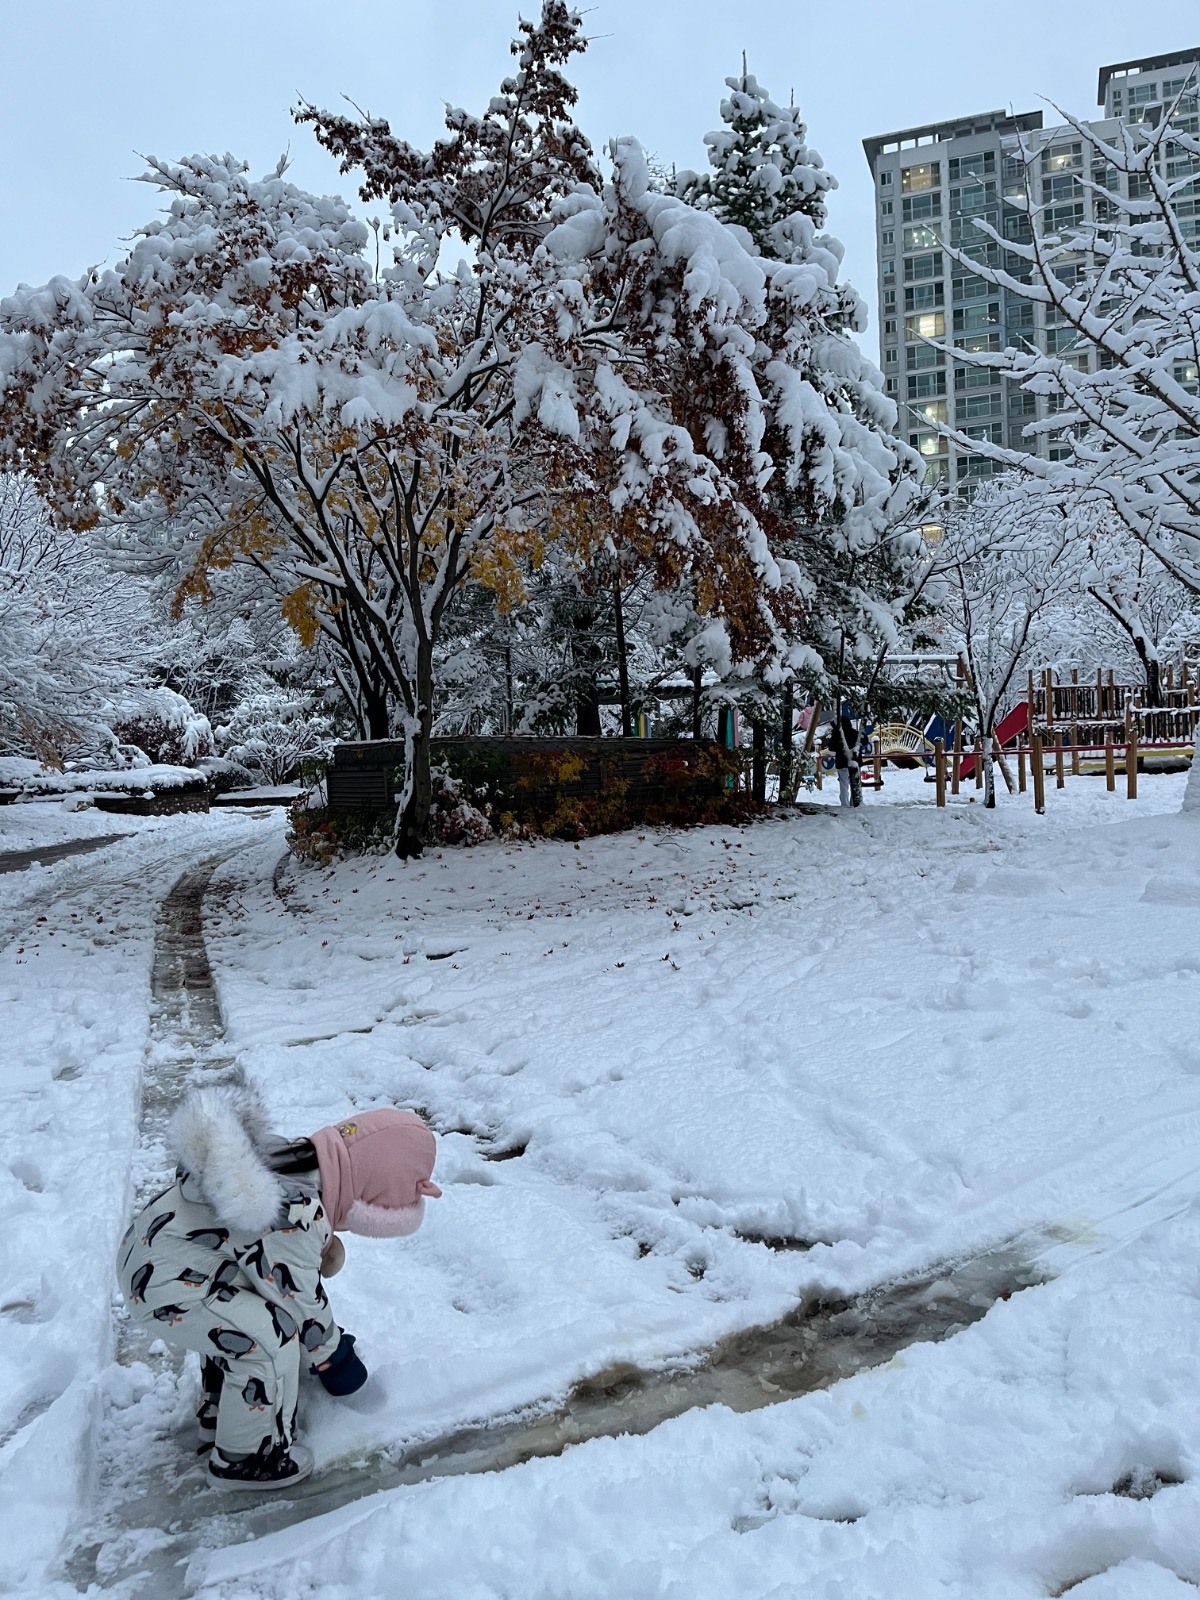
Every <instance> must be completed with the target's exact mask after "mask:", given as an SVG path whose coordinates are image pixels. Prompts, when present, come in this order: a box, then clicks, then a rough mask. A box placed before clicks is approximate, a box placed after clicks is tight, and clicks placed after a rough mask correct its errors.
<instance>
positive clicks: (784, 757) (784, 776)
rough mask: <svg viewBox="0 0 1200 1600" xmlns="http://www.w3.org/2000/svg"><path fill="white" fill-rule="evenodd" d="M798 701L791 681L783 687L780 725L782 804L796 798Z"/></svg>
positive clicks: (780, 797)
mask: <svg viewBox="0 0 1200 1600" xmlns="http://www.w3.org/2000/svg"><path fill="white" fill-rule="evenodd" d="M795 712H796V702H795V696H794V693H793V690H792V685H791V683H790V682H788V683H786V684H785V685H784V689H783V714H782V720H781V722H780V727H779V799H780V802H781V804H783V805H789V804H790V803H791V801H792V800H793V799H794V796H793V794H792V721H793V719H794V717H795Z"/></svg>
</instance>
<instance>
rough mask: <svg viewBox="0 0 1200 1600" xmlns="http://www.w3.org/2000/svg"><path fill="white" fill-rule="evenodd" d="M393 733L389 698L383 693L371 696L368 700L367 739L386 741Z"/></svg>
mask: <svg viewBox="0 0 1200 1600" xmlns="http://www.w3.org/2000/svg"><path fill="white" fill-rule="evenodd" d="M391 731H392V727H391V718H390V717H389V716H388V703H387V696H386V695H385V694H382V693H374V694H371V695H370V696H369V697H368V699H367V738H368V739H386V738H388V736H389V735H390V734H391Z"/></svg>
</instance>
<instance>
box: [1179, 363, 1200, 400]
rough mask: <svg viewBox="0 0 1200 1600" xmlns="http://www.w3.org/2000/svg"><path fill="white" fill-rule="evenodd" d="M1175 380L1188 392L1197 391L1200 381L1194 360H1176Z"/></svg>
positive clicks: (1199, 370)
mask: <svg viewBox="0 0 1200 1600" xmlns="http://www.w3.org/2000/svg"><path fill="white" fill-rule="evenodd" d="M1175 382H1176V383H1178V384H1182V386H1183V387H1184V388H1185V389H1186V390H1187V391H1188V393H1189V394H1195V393H1196V392H1197V385H1198V383H1200V369H1198V367H1197V363H1196V362H1194V361H1178V362H1176V364H1175Z"/></svg>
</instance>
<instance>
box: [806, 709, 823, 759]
mask: <svg viewBox="0 0 1200 1600" xmlns="http://www.w3.org/2000/svg"><path fill="white" fill-rule="evenodd" d="M820 720H821V702H820V701H819V700H814V701H813V708H812V716H811V717H810V718H809V722H808V728H807V730H806V731H805V734H804V754H805V755H809V754H810V753H811V751H812V747H813V745H814V744H815V743H816V742H817V723H818V722H820Z"/></svg>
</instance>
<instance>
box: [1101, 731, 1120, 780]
mask: <svg viewBox="0 0 1200 1600" xmlns="http://www.w3.org/2000/svg"><path fill="white" fill-rule="evenodd" d="M1104 787H1105V788H1106V789H1107V790H1108V792H1109V794H1111V793H1112V792H1113V790H1114V789H1115V788H1116V787H1117V764H1116V762H1115V761H1114V760H1113V742H1112V730H1111V729H1110V730H1109V731H1108V732H1107V733H1106V734H1105V735H1104Z"/></svg>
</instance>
